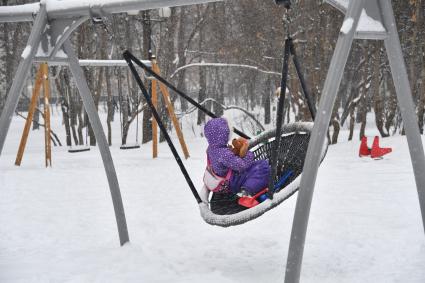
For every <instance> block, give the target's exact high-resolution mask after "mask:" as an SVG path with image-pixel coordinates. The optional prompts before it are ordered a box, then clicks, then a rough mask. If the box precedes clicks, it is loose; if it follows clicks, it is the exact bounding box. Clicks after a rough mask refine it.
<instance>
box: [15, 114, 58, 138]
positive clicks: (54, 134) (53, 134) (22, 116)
mask: <svg viewBox="0 0 425 283" xmlns="http://www.w3.org/2000/svg"><path fill="white" fill-rule="evenodd" d="M15 114H16V115H18V116H19V117H21V118H23V119H25V120H28V118H27V117H25V116H24V115H22V114H20V113H19V112H17V111H15ZM32 122H34V123H36V124H37V125H38V126H40V127H43V128H45V127H46V126H45V125H44V124H41V123H39V122H37V121H35V120H32ZM50 134H51V135H52V136H53V137H50V139H51V140H52V142H53V144H54V145H55V146H56V142H58V144H59V146H62V143H61V141H60V139H59V138H58V136H57V135H56V133H55V132H54V131H53V130H52V129H50Z"/></svg>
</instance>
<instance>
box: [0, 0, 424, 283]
mask: <svg viewBox="0 0 425 283" xmlns="http://www.w3.org/2000/svg"><path fill="white" fill-rule="evenodd" d="M91 2H93V3H91ZM98 2H99V1H85V2H80V1H70V3H69V5H66V6H63V5H60V4H61V1H60V0H50V1H48V2H40V3H33V4H27V5H21V6H17V7H18V9H17V11H16V12H11V10H10V7H7V8H8V9H5V10H2V9H1V8H0V22H10V21H12V22H19V21H34V25H33V28H32V31H31V34H30V36H29V39H28V44H27V48H26V49H25V51H24V53H23V55H22V58H21V62H20V64H19V66H18V69H17V72H16V75H15V79H14V80H13V83H12V86H11V88H10V90H9V94H8V96H7V101H6V104H5V108H4V110H3V112H2V115H1V117H0V153H1V151H2V149H3V145H4V141H5V139H6V135H7V132H8V129H9V126H10V122H11V120H12V116H13V113H14V111H15V109H16V106H17V102H18V99H19V95H20V93H21V92H22V89H23V83H22V82H23V81H24V80H25V79H26V78H27V77H28V74H29V69H30V66H31V64H32V63H33V62H34V60H42V61H45V62H48V63H49V62H52V61H55V60H58V58H57V52H58V51H59V50H63V51H64V52H65V54H66V56H67V58H66V59H65V60H66V64H67V65H68V66H69V68H70V70H71V73H72V75H73V76H74V79H75V82H76V84H77V88H78V90H79V92H80V95H81V97H82V100H83V103H84V106H85V108H86V111H87V114H88V116H89V119H90V122H91V125H92V127H93V131H94V134H95V136H96V139H97V141H98V143H99V150H100V154H101V156H102V160H103V164H104V167H105V171H106V176H107V178H108V182H109V188H110V191H111V197H112V202H113V205H114V210H115V217H116V221H117V227H118V234H119V238H120V243H121V245H123V244H124V243H126V242H128V241H129V236H128V231H127V223H126V218H125V213H124V208H123V205H122V199H121V193H120V188H119V184H118V179H117V176H116V172H115V168H114V164H113V160H112V157H111V154H110V151H109V147H108V144H107V141H106V137H105V135H104V132H103V129H102V126H101V123H100V120H99V117H98V114H97V111H96V108H95V106H94V103H93V98H92V96H91V94H90V91H89V88H88V86H87V81H86V79H85V76H84V72H83V70H82V68H81V65H80V63H79V60H78V58H77V56H76V54H75V52H74V50H73V48H72V46H71V44H70V41H69V36H70V34H71V33H72V32H73V31H74V30H75V29H76V28H77V27H78V26H79V25H80V24H82V23H83V22H85V21H86V20H88V19H90V18H94V17H95V18H102V17H103V16H104V15H105V14H112V13H122V12H128V11H134V10H146V9H155V8H160V7H163V6H164V3H163V2H164V1H142V0H140V1H134V0H115V1H114V0H109V1H105V3H102V5H98V4H99V3H98ZM207 2H213V0H170V1H167V4H168V5H174V6H179V5H189V4H199V3H207ZM275 2H276V3H277V4H282V5H283V6H284V7H285V8H286V10H289V9H290V8H291V5H290V4H291V1H289V0H275ZM326 2H328V3H329V4H331V5H333V6H334V7H336V8H338V9H339V10H340V11H342V12H343V13H345V20H344V24H343V28H342V29H341V32H340V34H339V37H338V41H337V44H336V47H335V51H334V54H333V57H332V60H331V63H330V67H329V70H328V74H327V77H326V80H325V83H324V88H323V91H322V97H321V100H320V103H319V105H318V109H317V111H315V110H314V109H315V107H314V103H312V101H311V99H309V93H308V91H307V89H308V88H307V86H306V84H305V83H306V82H305V80H303V77H302V73H301V72H299V69H300V66H299V64H297V61H298V60H297V56H296V53H295V48H294V47H293V43H292V40H291V38H290V37H289V36H288V37H287V39H286V41H285V48H284V63H283V66H282V80H281V90H283V91H281V94H280V97H279V102H278V113H277V116H278V118H277V127H276V129H275V130H272V131H268V132H264V133H262V134H261V135H259V136H257V137H253V138H252V139H250V137H249V136H247V135H246V134H244V133H243V132H241V131H240V130H238V129H233V131H234V132H235V133H236V134H238V135H240V136H242V137H245V138H247V139H250V140H249V146H250V149H251V150H252V151H253V152H254V154H255V158H256V159H267V160H270V163H271V166H272V174H271V175H272V176H271V178H270V183H269V187H270V188H273V187H274V185H275V184H276V181H277V180H279V179H280V178H279V177H277V176H282V174H284V173H285V172H287V171H288V169H290V171H292V172H294V173H293V174H292V175H291V176H290V177H289V178H288V179H287V180H286V181H285V183H284V184H281V185H279V186H280V188H279V189H278V190H277V191H276V192H272V191H271V190H270V192H269V194H268V198H267V199H266V200H264V201H263V202H262V203H260V204H258V205H256V206H254V207H253V208H250V209H245V208H243V209H242V208H240V207H238V206H236V205H235V204H236V202H235V199H234V196H230V195H225V194H221V195H218V194H216V193H214V194H212V196H210V192H209V191H207V190H206V189H205V188H203V189H201V190H200V191H199V192H198V190H196V188H195V186H194V184H193V182H192V180H191V179H190V176H189V174H188V172H187V170H186V168H185V166H184V164H183V162H182V160H181V158H180V157H179V154H178V153H177V151H176V149H175V147H174V144H173V142H172V141H171V138H170V136H169V135H168V133H167V130H166V128H165V126H164V125H163V123H162V121H161V119H160V116H159V114H158V112H157V111H156V107H155V99H154V97H152V99H151V97H150V95H149V92H148V90H147V88H146V87H145V85H144V83H143V81H142V79H141V77H140V76H139V74H138V71H137V69H136V67H139V68H142V69H143V70H144V71H146V72H147V73H149V75H151V76H153V77H154V78H155V79H156V80H157V81H158V82H159V83H160V84H163V87H164V86H165V87H167V88H169V89H171V90H173V91H174V92H175V93H176V94H177V95H180V96H181V97H183V98H185V99H186V100H188V101H189V102H190V103H191V104H193V105H195V106H196V107H197V108H199V109H201V110H202V111H203V112H205V113H206V114H207V115H209V116H210V117H213V118H214V117H217V116H216V115H215V114H214V113H212V112H210V111H209V110H208V109H205V108H204V107H203V106H202V105H200V104H199V103H198V102H196V101H194V100H193V99H191V98H190V97H189V96H187V95H186V94H184V93H183V92H181V91H180V90H178V89H176V88H175V87H174V86H173V85H172V84H170V83H169V82H167V81H166V80H165V79H163V78H162V77H161V76H160V75H159V71H158V70H157V69H156V68H155V67H154V66H152V68H150V67H148V66H147V65H146V64H144V63H143V62H142V61H140V60H138V59H137V58H136V57H135V56H134V55H132V54H131V53H130V52H129V51H126V52H124V54H123V57H124V59H125V61H126V63H127V64H128V66H129V68H130V70H131V73H132V75H133V76H134V78H135V80H136V82H137V84H138V86H139V88H140V90H141V91H142V94H143V96H144V97H145V99H146V101H147V103H148V106H149V107H150V108H151V110H152V114H153V116H154V118H155V120H156V122H157V123H158V126H159V128H160V130H161V131H162V133H163V135H164V137H165V139H166V141H167V143H168V145H169V147H170V149H171V151H172V153H173V155H174V157H175V159H176V162H177V163H178V165H179V167H180V169H181V171H182V174H183V175H184V177H185V179H186V181H187V184H188V186H189V188H190V190H191V192H192V194H193V196H194V198H195V199H196V201H197V203H198V205H199V208H200V212H201V216H202V217H203V219H204V220H205V221H206V222H207V223H209V224H212V225H218V226H223V227H228V226H233V225H238V224H243V223H245V222H247V221H249V220H252V219H254V218H256V217H258V216H260V215H262V214H263V213H265V212H266V211H268V210H270V209H272V208H273V207H275V206H277V205H279V204H280V203H282V202H283V201H284V200H285V199H287V198H288V197H290V196H291V195H292V194H294V193H295V192H296V191H297V190H298V189H299V193H298V197H297V203H296V208H295V214H294V221H293V227H292V234H291V240H290V246H289V252H288V259H287V265H286V275H285V282H286V283H293V282H294V283H296V282H299V280H300V273H301V265H302V256H303V251H304V244H305V235H306V231H307V226H308V219H309V214H310V207H311V202H312V196H313V191H314V185H315V182H316V177H317V171H318V168H319V166H320V164H321V161H322V160H323V158H324V156H325V154H326V150H327V145H328V143H327V141H326V133H327V129H328V127H329V122H330V118H331V114H332V109H333V107H334V104H335V100H336V96H337V91H338V87H339V85H340V83H341V80H342V75H343V71H344V68H345V65H346V63H347V59H348V55H349V52H350V49H351V45H352V43H353V40H354V39H368V40H383V41H384V43H385V47H386V51H387V53H388V58H389V62H390V66H391V71H392V74H393V81H394V84H395V88H396V92H397V98H398V102H399V104H400V105H399V106H400V110H401V114H402V118H403V121H404V127H405V131H406V137H407V141H408V145H409V150H410V157H411V161H412V165H413V170H414V175H415V181H416V187H417V191H418V196H419V202H420V206H421V212H422V220H423V224H424V225H425V175H424V174H423V172H425V158H424V150H423V145H422V141H421V137H420V133H419V127H418V123H417V118H416V116H415V110H414V109H415V108H414V104H413V100H412V94H411V88H410V84H409V80H408V77H407V71H406V66H405V61H404V59H403V54H402V49H401V45H400V40H399V36H398V31H397V26H396V22H395V18H394V12H393V8H392V3H391V0H326ZM22 6H25V8H26V9H20V8H22ZM18 11H19V12H18ZM362 11H364V14H365V15H366V16H362ZM34 15H35V19H34V18H33V17H34ZM368 18H371V19H372V20H374V21H373V22H374V23H376V24H378V25H379V26H378V28H376V26H374V27H372V28H369V27H368V26H367V25H365V24H364V23H365V22H366V21H368V20H369V22H370V19H368ZM38 46H40V48H42V49H43V50H44V55H39V54H36V51H37V48H33V47H38ZM46 46H47V47H46ZM291 47H292V48H291ZM291 55H292V58H293V61H294V65H295V68H296V69H297V75H298V77H299V80H300V83H301V86H302V89H303V93H304V95H305V97H306V100H307V103H308V106H309V109H310V112H311V114H312V117H315V118H314V124H313V123H307V122H299V123H291V124H286V125H282V120H283V119H282V118H283V115H282V114H283V109H284V107H283V106H284V96H285V94H286V93H285V91H284V90H286V81H287V78H288V64H289V57H290V56H291ZM297 65H298V67H297ZM155 69H156V70H155ZM160 86H161V85H160ZM165 87H164V88H165ZM163 94H164V92H163ZM309 100H310V102H311V103H310V102H309ZM166 101H167V100H166ZM166 103H167V102H166Z"/></svg>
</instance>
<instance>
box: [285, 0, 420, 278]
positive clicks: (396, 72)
mask: <svg viewBox="0 0 425 283" xmlns="http://www.w3.org/2000/svg"><path fill="white" fill-rule="evenodd" d="M327 2H328V3H329V4H331V5H333V6H334V7H336V8H338V9H340V10H341V11H342V12H344V13H345V19H344V21H347V20H348V21H352V26H351V29H350V30H349V31H348V32H346V33H344V32H343V31H341V32H340V34H339V37H338V42H337V44H336V47H335V51H334V55H333V57H332V61H331V64H330V67H329V70H328V74H327V77H326V81H325V84H324V87H323V92H322V98H321V100H320V103H319V108H318V111H317V116H316V120H315V123H314V128H313V132H312V136H311V139H310V143H309V146H308V150H307V156H306V162H305V164H304V169H303V175H302V178H301V183H300V189H299V193H298V198H297V203H296V208H295V215H294V221H293V226H292V233H291V240H290V245H289V251H288V259H287V264H286V274H285V282H286V283H296V282H299V281H300V275H301V266H302V258H303V252H304V245H305V239H306V232H307V226H308V219H309V214H310V208H311V202H312V198H313V192H314V185H315V183H316V177H317V171H318V168H319V163H320V156H319V152H320V151H321V150H322V147H323V143H324V141H325V138H326V132H327V129H328V127H329V122H330V119H331V115H332V109H333V107H334V104H335V100H336V96H337V92H338V88H339V85H340V83H341V80H342V76H343V71H344V68H345V65H346V63H347V59H348V55H349V53H350V49H351V46H352V43H353V40H354V39H369V40H383V41H384V44H385V49H386V51H387V55H388V59H389V62H390V66H391V72H392V75H393V81H394V85H395V89H396V93H397V99H398V103H399V106H400V111H401V115H402V119H403V123H404V127H405V131H406V136H407V142H408V145H409V151H410V158H411V162H412V166H413V171H414V175H415V181H416V188H417V191H418V197H419V204H420V208H421V213H422V222H423V225H424V228H425V174H424V172H425V158H424V149H423V145H422V140H421V135H420V132H419V126H418V120H417V117H416V115H415V107H414V103H413V99H412V92H411V88H410V83H409V79H408V76H407V71H406V65H405V61H404V58H403V52H402V49H401V45H400V39H399V36H398V31H397V26H396V21H395V18H394V12H393V8H392V3H391V0H351V1H349V4H348V7H345V6H344V5H343V2H342V1H337V0H327ZM363 10H364V11H365V13H366V15H368V16H369V17H371V18H373V19H374V20H375V21H377V22H379V23H381V24H382V27H383V28H384V29H383V31H371V30H367V29H366V30H359V29H358V28H357V27H358V24H359V21H360V20H361V14H362V11H363Z"/></svg>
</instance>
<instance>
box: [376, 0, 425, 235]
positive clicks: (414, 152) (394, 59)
mask: <svg viewBox="0 0 425 283" xmlns="http://www.w3.org/2000/svg"><path fill="white" fill-rule="evenodd" d="M380 5H381V9H382V12H383V15H382V16H383V20H384V26H385V27H386V28H387V29H388V34H389V36H388V38H387V39H385V41H384V42H385V49H386V50H387V54H388V60H389V62H390V66H391V73H392V76H393V81H394V85H395V89H396V93H397V100H398V103H399V106H400V111H401V116H402V119H403V125H404V129H405V130H406V137H407V143H408V145H409V151H410V158H411V161H412V166H413V172H414V174H415V181H416V188H417V190H418V196H419V204H420V208H421V213H422V223H423V226H424V229H425V158H424V148H423V145H422V140H421V134H420V132H419V126H418V120H417V117H416V115H415V113H416V111H415V106H414V103H413V99H412V91H411V88H410V83H409V78H408V76H407V70H406V64H405V62H404V58H403V52H402V50H401V45H400V39H399V36H398V31H397V26H396V22H395V18H394V12H393V9H392V5H391V1H390V0H380Z"/></svg>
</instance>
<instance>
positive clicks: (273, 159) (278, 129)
mask: <svg viewBox="0 0 425 283" xmlns="http://www.w3.org/2000/svg"><path fill="white" fill-rule="evenodd" d="M290 41H291V39H290V38H287V39H286V40H285V48H284V55H283V66H282V78H281V80H280V95H279V104H278V108H277V121H276V138H275V142H274V147H273V154H272V155H271V163H270V164H271V174H270V180H269V188H273V187H274V182H275V179H276V175H277V161H278V154H279V148H280V142H281V135H282V123H283V109H284V108H285V95H286V84H287V82H288V67H289V66H288V65H289V56H290ZM268 195H269V198H270V199H273V190H269V192H268Z"/></svg>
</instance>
